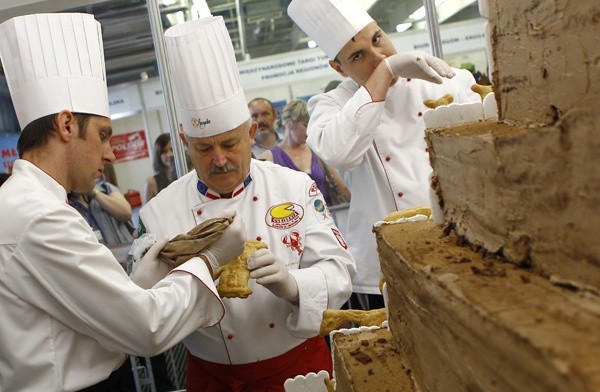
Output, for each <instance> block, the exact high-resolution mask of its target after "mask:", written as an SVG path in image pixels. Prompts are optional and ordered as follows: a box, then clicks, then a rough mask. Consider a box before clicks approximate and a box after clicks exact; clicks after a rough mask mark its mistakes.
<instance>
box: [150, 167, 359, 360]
mask: <svg viewBox="0 0 600 392" xmlns="http://www.w3.org/2000/svg"><path fill="white" fill-rule="evenodd" d="M233 195H234V196H233V197H232V198H230V199H221V198H219V197H218V193H216V192H215V191H212V190H210V189H207V188H206V186H204V185H203V184H202V183H200V185H198V177H197V175H196V172H195V171H192V172H190V173H188V174H187V175H185V176H184V177H182V178H180V179H179V180H177V181H175V182H174V183H172V184H171V185H170V186H169V187H168V188H166V189H165V190H163V191H162V192H160V193H159V194H158V195H157V196H156V197H154V198H153V199H152V200H151V201H150V202H149V203H148V204H147V205H145V206H144V207H143V208H142V209H141V211H140V219H141V221H142V222H143V225H144V227H145V228H146V230H147V232H149V233H154V234H157V235H158V236H169V237H170V236H173V235H175V234H178V233H182V232H186V231H188V230H190V229H192V228H193V227H195V226H196V225H198V224H199V223H201V222H202V221H204V220H206V219H210V218H213V217H215V216H219V214H221V213H222V211H223V210H226V209H235V210H236V211H237V213H238V214H241V215H242V217H243V218H244V222H245V223H246V231H247V235H248V239H257V240H261V241H263V242H265V243H266V244H267V246H268V247H269V249H270V250H271V252H273V253H274V254H275V255H276V256H277V257H279V258H280V259H281V260H283V261H285V263H286V265H287V266H288V268H289V269H290V273H291V274H292V275H293V276H294V278H295V280H296V282H297V283H298V291H299V305H294V304H292V303H291V302H289V301H286V300H284V299H281V298H278V297H276V296H275V295H273V293H271V292H270V291H269V290H267V289H266V288H264V287H263V286H261V285H259V284H257V283H256V281H255V280H250V282H249V286H250V288H251V289H252V290H253V293H252V294H251V295H250V296H249V297H248V298H246V299H237V298H234V299H229V298H224V299H223V303H224V304H225V309H226V312H225V317H224V318H223V320H221V322H220V323H219V324H218V325H216V326H214V327H211V328H207V329H202V330H197V331H196V332H194V333H193V334H192V335H190V336H189V337H187V338H186V339H185V340H184V343H185V345H186V346H187V348H188V349H189V350H190V352H191V353H192V354H193V355H195V356H197V357H200V358H202V359H205V360H208V361H211V362H216V363H220V364H245V363H251V362H255V361H260V360H264V359H269V358H272V357H275V356H278V355H281V354H283V353H285V352H287V351H288V350H290V349H292V348H294V347H296V346H298V345H299V344H301V343H302V342H303V341H304V340H305V339H306V338H310V337H313V336H316V335H318V332H319V327H320V324H321V321H322V314H323V311H324V310H325V309H328V308H339V307H340V306H341V305H342V304H343V303H344V302H345V301H346V300H347V298H348V297H349V296H350V292H351V284H350V282H351V279H352V277H353V276H354V273H355V267H354V262H353V259H352V256H351V255H350V253H349V252H348V250H347V246H346V243H345V242H344V239H343V238H342V236H341V234H340V233H339V230H338V229H337V227H336V226H335V224H334V222H333V219H332V218H331V214H330V213H329V211H328V210H327V208H326V206H325V202H324V199H323V195H322V194H321V193H320V192H319V190H318V188H317V187H316V184H315V183H314V181H313V180H311V179H310V177H308V176H307V175H306V174H305V173H301V172H297V171H293V170H290V169H287V168H283V167H281V166H279V165H275V164H273V163H271V162H263V161H258V160H254V159H253V160H252V163H251V165H250V175H249V177H248V178H247V179H246V181H244V183H243V184H241V185H240V186H238V188H237V189H236V190H234V192H233Z"/></svg>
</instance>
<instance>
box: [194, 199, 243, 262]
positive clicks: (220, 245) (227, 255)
mask: <svg viewBox="0 0 600 392" xmlns="http://www.w3.org/2000/svg"><path fill="white" fill-rule="evenodd" d="M223 216H224V217H232V216H233V222H231V224H230V225H229V227H228V228H227V229H226V230H225V232H224V233H223V235H222V236H221V238H219V239H218V240H216V241H215V242H214V243H212V244H211V245H209V246H208V247H207V248H206V249H204V250H203V251H202V254H203V255H204V256H205V258H206V260H207V261H208V263H209V264H210V267H211V268H212V273H213V274H214V273H215V271H216V270H217V268H219V267H220V266H222V265H224V264H227V263H229V262H230V261H231V260H233V259H235V258H236V257H238V256H239V255H241V254H242V252H243V251H244V248H245V247H246V226H245V225H244V220H243V219H242V217H241V215H239V214H236V212H235V211H230V210H226V211H224V213H223Z"/></svg>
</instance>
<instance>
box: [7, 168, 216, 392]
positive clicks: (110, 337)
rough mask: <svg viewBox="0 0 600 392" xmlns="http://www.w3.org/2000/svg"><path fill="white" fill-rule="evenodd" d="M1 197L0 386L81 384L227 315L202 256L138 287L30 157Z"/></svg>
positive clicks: (13, 388)
mask: <svg viewBox="0 0 600 392" xmlns="http://www.w3.org/2000/svg"><path fill="white" fill-rule="evenodd" d="M0 200H1V202H0V216H1V217H2V224H1V225H0V315H2V321H1V326H0V390H1V391H3V392H10V391H75V390H80V389H82V388H85V387H87V386H90V385H94V384H96V383H98V382H100V381H102V380H105V379H106V378H108V376H109V375H110V373H111V372H112V371H113V370H115V369H117V368H118V367H119V366H120V365H121V364H122V363H123V361H125V359H126V354H125V353H129V354H135V355H140V356H151V355H155V354H157V353H159V352H162V351H164V350H166V349H167V348H169V347H170V346H172V345H174V344H176V343H177V342H179V341H181V339H183V338H184V337H185V336H187V335H188V334H189V333H190V332H191V331H193V330H195V329H197V328H199V327H201V326H209V325H214V324H215V323H217V322H218V321H219V320H220V319H221V317H222V316H223V312H224V308H223V305H222V303H221V302H220V300H219V299H218V296H217V295H216V288H215V287H214V283H213V282H212V279H211V277H210V273H209V271H208V268H207V267H206V265H205V263H204V262H202V261H201V260H200V259H198V258H195V259H192V260H191V261H189V262H187V263H185V264H183V265H182V266H181V267H180V268H178V269H177V271H174V272H172V273H171V274H170V275H169V276H168V277H167V278H165V279H164V280H162V281H161V282H159V283H158V284H157V285H156V286H155V287H153V288H152V289H151V290H143V289H141V288H139V287H138V286H136V285H135V284H134V283H133V282H132V281H131V280H130V279H129V277H128V276H127V274H126V273H125V271H124V270H123V267H122V266H121V265H120V264H119V262H118V261H117V260H116V259H115V258H114V257H113V255H112V254H111V252H110V250H109V249H108V248H106V247H105V246H104V245H101V244H99V243H98V240H97V239H96V235H95V234H94V232H93V231H92V229H91V228H90V226H89V225H88V224H87V222H86V221H85V220H84V219H83V218H82V217H81V215H80V214H79V213H78V212H77V211H76V210H75V209H74V208H72V207H71V206H69V205H68V204H67V194H66V191H65V189H64V188H63V187H62V186H61V185H60V184H58V183H57V182H56V181H55V180H54V179H52V178H51V177H50V176H48V175H47V174H46V173H44V172H43V171H42V170H40V169H39V168H37V167H36V166H34V165H33V164H31V163H30V162H28V161H25V160H17V161H16V162H15V164H14V167H13V173H12V175H11V177H10V179H9V180H8V181H7V182H5V183H4V185H3V186H2V187H1V188H0ZM184 304H185V306H182V305H184Z"/></svg>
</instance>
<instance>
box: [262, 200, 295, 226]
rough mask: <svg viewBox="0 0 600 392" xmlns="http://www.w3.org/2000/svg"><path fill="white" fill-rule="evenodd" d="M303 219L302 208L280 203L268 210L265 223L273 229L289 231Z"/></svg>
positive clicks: (292, 204) (293, 204)
mask: <svg viewBox="0 0 600 392" xmlns="http://www.w3.org/2000/svg"><path fill="white" fill-rule="evenodd" d="M303 217H304V208H302V206H300V205H298V204H296V203H291V202H290V203H282V204H277V205H274V206H273V207H271V208H269V211H267V215H266V216H265V221H266V223H267V225H268V226H270V227H273V228H275V229H289V228H290V227H294V226H296V225H297V224H298V223H299V222H300V221H301V220H302V218H303Z"/></svg>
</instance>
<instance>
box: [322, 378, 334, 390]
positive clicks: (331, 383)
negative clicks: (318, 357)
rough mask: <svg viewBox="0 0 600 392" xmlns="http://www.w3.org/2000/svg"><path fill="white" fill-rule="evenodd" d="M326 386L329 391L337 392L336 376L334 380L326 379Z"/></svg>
mask: <svg viewBox="0 0 600 392" xmlns="http://www.w3.org/2000/svg"><path fill="white" fill-rule="evenodd" d="M323 382H324V383H325V388H327V392H335V378H334V379H333V380H330V379H327V378H326V379H324V380H323Z"/></svg>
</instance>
